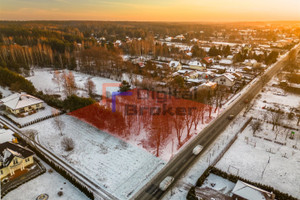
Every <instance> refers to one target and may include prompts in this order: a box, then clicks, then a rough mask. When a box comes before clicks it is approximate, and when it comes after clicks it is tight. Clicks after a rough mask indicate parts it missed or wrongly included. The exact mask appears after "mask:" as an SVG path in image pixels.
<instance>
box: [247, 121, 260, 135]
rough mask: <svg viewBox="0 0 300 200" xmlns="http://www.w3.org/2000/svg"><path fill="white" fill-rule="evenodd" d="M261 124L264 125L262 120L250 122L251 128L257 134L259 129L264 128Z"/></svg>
mask: <svg viewBox="0 0 300 200" xmlns="http://www.w3.org/2000/svg"><path fill="white" fill-rule="evenodd" d="M261 125H262V124H261V122H260V121H255V122H252V123H251V124H250V126H251V129H252V131H253V135H255V133H256V132H257V131H261V130H262V128H261Z"/></svg>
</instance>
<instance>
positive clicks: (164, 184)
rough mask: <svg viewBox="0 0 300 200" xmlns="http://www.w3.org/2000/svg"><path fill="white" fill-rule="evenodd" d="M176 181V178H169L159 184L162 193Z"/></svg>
mask: <svg viewBox="0 0 300 200" xmlns="http://www.w3.org/2000/svg"><path fill="white" fill-rule="evenodd" d="M173 181H174V177H172V176H167V177H166V178H165V179H164V180H163V181H162V182H161V183H160V184H159V189H161V190H162V191H165V190H166V189H167V188H168V187H169V186H170V185H171V184H172V182H173Z"/></svg>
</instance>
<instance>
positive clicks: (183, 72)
mask: <svg viewBox="0 0 300 200" xmlns="http://www.w3.org/2000/svg"><path fill="white" fill-rule="evenodd" d="M192 71H193V70H190V69H181V70H178V71H177V72H178V73H179V74H185V73H189V72H192Z"/></svg>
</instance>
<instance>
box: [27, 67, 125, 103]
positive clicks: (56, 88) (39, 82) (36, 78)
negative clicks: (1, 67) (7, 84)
mask: <svg viewBox="0 0 300 200" xmlns="http://www.w3.org/2000/svg"><path fill="white" fill-rule="evenodd" d="M58 72H59V73H61V72H62V71H61V70H58ZM66 72H68V70H66ZM72 73H73V75H74V78H75V82H76V86H77V88H78V91H77V95H79V96H84V97H86V96H87V91H86V90H85V88H86V87H85V86H84V84H85V83H86V81H87V80H88V79H89V78H91V80H92V81H93V82H94V84H95V86H96V89H95V90H96V94H98V95H102V90H103V84H104V83H120V82H118V81H114V80H111V79H107V78H102V77H97V76H91V75H87V74H84V73H80V72H76V71H72ZM53 77H54V70H52V69H35V70H34V75H33V76H30V77H28V78H27V79H28V80H30V81H31V82H32V83H33V85H34V86H35V87H36V88H37V89H38V90H40V91H43V92H44V93H46V94H59V95H61V97H62V98H64V97H65V95H64V93H63V88H62V85H61V84H60V85H59V84H57V82H55V81H54V79H53ZM118 89H119V88H118V87H107V88H106V91H107V92H109V93H110V94H111V93H112V92H116V91H118Z"/></svg>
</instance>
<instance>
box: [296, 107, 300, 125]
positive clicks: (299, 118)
mask: <svg viewBox="0 0 300 200" xmlns="http://www.w3.org/2000/svg"><path fill="white" fill-rule="evenodd" d="M298 110H300V103H299V105H298ZM297 117H298V121H297V126H299V123H300V114H298V115H297Z"/></svg>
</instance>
